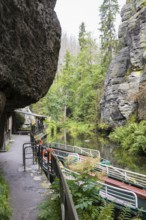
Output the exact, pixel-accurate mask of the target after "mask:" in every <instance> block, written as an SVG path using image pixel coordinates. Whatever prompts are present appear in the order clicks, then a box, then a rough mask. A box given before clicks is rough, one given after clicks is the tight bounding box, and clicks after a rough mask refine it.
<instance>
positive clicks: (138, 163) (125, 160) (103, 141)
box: [53, 131, 146, 174]
mask: <svg viewBox="0 0 146 220" xmlns="http://www.w3.org/2000/svg"><path fill="white" fill-rule="evenodd" d="M53 141H54V142H60V143H63V144H67V145H72V146H78V147H85V148H90V149H96V150H99V151H100V154H101V157H102V158H105V159H107V160H109V161H110V163H111V165H113V166H117V167H120V168H124V169H127V170H131V171H134V172H139V173H143V174H146V155H131V154H129V153H128V152H127V151H123V150H122V149H121V147H120V146H119V145H118V144H115V143H112V142H111V141H110V140H109V139H108V138H107V137H103V136H102V137H101V136H100V135H99V134H93V135H92V136H91V135H90V136H89V135H88V136H87V135H79V136H74V137H72V136H70V135H69V134H67V133H66V131H64V133H59V134H58V135H57V137H56V138H55V140H53Z"/></svg>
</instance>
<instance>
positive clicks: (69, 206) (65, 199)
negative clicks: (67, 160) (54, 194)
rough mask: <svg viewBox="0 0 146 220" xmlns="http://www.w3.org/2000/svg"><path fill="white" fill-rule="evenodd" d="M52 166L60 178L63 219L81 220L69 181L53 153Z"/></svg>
mask: <svg viewBox="0 0 146 220" xmlns="http://www.w3.org/2000/svg"><path fill="white" fill-rule="evenodd" d="M52 168H53V170H54V172H55V174H56V175H57V177H58V178H59V179H60V196H61V208H62V220H79V219H78V215H77V212H76V209H75V207H74V203H73V199H72V195H71V193H70V190H69V188H68V185H67V182H66V180H65V178H64V176H63V174H62V172H61V169H60V166H59V164H58V160H57V158H56V157H55V156H54V155H52Z"/></svg>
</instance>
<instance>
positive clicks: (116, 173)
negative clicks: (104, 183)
mask: <svg viewBox="0 0 146 220" xmlns="http://www.w3.org/2000/svg"><path fill="white" fill-rule="evenodd" d="M96 169H98V170H101V171H104V173H106V175H107V176H109V177H112V178H115V179H118V180H122V181H125V182H128V183H130V184H133V185H136V186H139V187H141V188H144V189H146V175H144V174H140V173H136V172H132V171H129V170H124V169H121V168H118V167H114V166H107V165H105V164H103V165H98V166H97V167H96ZM96 169H95V170H96Z"/></svg>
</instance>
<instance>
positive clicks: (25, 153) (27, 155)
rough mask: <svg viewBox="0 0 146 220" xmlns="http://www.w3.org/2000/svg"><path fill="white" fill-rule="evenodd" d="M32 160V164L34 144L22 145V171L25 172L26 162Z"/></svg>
mask: <svg viewBox="0 0 146 220" xmlns="http://www.w3.org/2000/svg"><path fill="white" fill-rule="evenodd" d="M27 160H32V162H33V164H34V161H35V148H34V143H24V144H23V146H22V163H23V166H24V171H26V161H27Z"/></svg>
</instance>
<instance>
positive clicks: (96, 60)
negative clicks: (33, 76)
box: [33, 23, 105, 130]
mask: <svg viewBox="0 0 146 220" xmlns="http://www.w3.org/2000/svg"><path fill="white" fill-rule="evenodd" d="M80 28H81V30H80V34H79V41H80V44H81V45H82V49H81V50H80V52H79V53H78V55H76V56H73V55H71V54H70V53H69V52H68V51H67V52H66V56H65V59H64V65H63V68H62V71H61V72H60V73H57V76H56V79H55V81H54V83H53V84H52V86H51V88H50V90H49V92H48V94H47V95H46V96H45V97H44V98H43V99H41V100H40V102H39V103H37V104H36V105H35V106H33V109H34V110H35V111H36V110H38V111H40V112H37V113H40V114H45V115H48V116H49V117H50V118H51V121H53V120H54V121H55V122H56V123H60V124H64V123H66V121H68V119H69V120H71V121H75V122H82V123H84V124H90V125H91V126H92V127H94V128H95V126H96V123H97V118H98V115H99V103H100V101H99V100H100V97H101V95H102V94H101V90H102V88H103V81H104V77H105V74H103V72H104V71H103V69H104V67H103V65H101V62H100V61H101V59H100V54H99V52H98V47H97V43H96V41H95V40H94V39H93V38H92V37H91V34H89V33H88V32H86V30H85V26H84V23H83V24H81V27H80ZM37 105H38V108H37ZM78 127H80V128H81V127H82V128H81V129H82V130H85V129H84V128H85V126H84V127H83V126H82V125H81V126H80V125H79V126H78ZM87 129H88V127H87Z"/></svg>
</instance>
